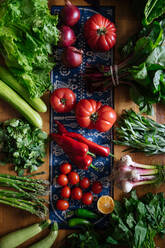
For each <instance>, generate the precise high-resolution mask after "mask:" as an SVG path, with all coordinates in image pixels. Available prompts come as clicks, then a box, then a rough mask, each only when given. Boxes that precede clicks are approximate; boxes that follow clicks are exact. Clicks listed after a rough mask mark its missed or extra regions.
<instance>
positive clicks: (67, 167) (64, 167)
mask: <svg viewBox="0 0 165 248" xmlns="http://www.w3.org/2000/svg"><path fill="white" fill-rule="evenodd" d="M71 170H72V166H71V164H68V163H65V164H61V165H60V171H61V173H62V174H68V173H69V172H71Z"/></svg>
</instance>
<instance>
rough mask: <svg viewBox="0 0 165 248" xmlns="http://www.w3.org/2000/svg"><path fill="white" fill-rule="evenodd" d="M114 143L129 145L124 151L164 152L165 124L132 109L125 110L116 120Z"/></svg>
mask: <svg viewBox="0 0 165 248" xmlns="http://www.w3.org/2000/svg"><path fill="white" fill-rule="evenodd" d="M114 143H115V144H117V145H123V146H129V148H128V149H126V150H125V151H127V150H130V151H131V152H144V153H146V154H147V155H155V154H162V153H165V125H164V124H159V123H157V122H156V121H154V120H152V119H150V118H147V117H144V116H142V115H140V114H137V113H135V112H134V111H133V110H125V111H124V112H123V114H122V115H121V117H120V119H119V121H118V126H117V128H116V140H115V141H114Z"/></svg>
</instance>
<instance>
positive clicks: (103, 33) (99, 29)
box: [84, 14, 116, 51]
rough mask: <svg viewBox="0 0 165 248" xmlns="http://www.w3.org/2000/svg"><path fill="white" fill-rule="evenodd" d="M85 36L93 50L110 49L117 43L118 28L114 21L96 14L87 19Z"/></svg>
mask: <svg viewBox="0 0 165 248" xmlns="http://www.w3.org/2000/svg"><path fill="white" fill-rule="evenodd" d="M84 36H85V38H86V40H87V43H88V45H89V46H90V48H91V49H92V50H98V51H108V50H110V49H111V48H112V47H113V46H114V45H115V43H116V28H115V25H114V23H113V22H111V21H110V20H108V19H107V18H105V17H104V16H102V15H100V14H95V15H93V16H92V17H90V18H89V19H88V20H87V21H86V23H85V25H84Z"/></svg>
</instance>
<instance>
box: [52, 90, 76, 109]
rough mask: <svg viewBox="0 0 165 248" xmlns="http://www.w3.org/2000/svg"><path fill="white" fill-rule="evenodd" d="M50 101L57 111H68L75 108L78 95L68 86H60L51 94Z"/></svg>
mask: <svg viewBox="0 0 165 248" xmlns="http://www.w3.org/2000/svg"><path fill="white" fill-rule="evenodd" d="M50 103H51V106H52V108H54V110H55V111H56V112H57V113H67V112H69V111H71V110H72V109H73V107H74V105H75V103H76V96H75V94H74V92H73V91H72V90H70V89H68V88H59V89H56V90H55V91H54V92H53V94H52V95H51V97H50Z"/></svg>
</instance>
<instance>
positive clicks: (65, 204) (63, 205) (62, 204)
mask: <svg viewBox="0 0 165 248" xmlns="http://www.w3.org/2000/svg"><path fill="white" fill-rule="evenodd" d="M56 208H57V209H58V210H61V211H63V210H67V209H68V208H69V202H68V201H66V200H61V199H60V200H58V201H57V203H56Z"/></svg>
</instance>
